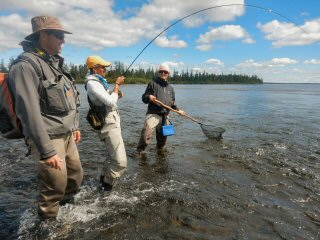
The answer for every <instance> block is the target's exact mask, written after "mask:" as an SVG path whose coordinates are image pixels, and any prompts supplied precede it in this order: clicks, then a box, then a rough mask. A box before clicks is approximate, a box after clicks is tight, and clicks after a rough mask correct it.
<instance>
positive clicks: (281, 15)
mask: <svg viewBox="0 0 320 240" xmlns="http://www.w3.org/2000/svg"><path fill="white" fill-rule="evenodd" d="M230 6H246V7H252V8H257V9H260V10H264V11H267V12H269V13H274V14H275V15H278V16H280V17H281V18H283V19H285V20H287V21H289V22H291V23H293V24H294V25H295V26H297V27H298V28H300V29H301V30H302V31H303V32H304V33H306V34H308V32H307V31H305V30H304V29H303V28H302V27H301V26H299V25H298V24H297V23H295V22H294V21H293V20H291V19H290V18H288V17H286V16H284V15H283V14H280V13H278V12H276V11H274V10H272V9H270V8H264V7H260V6H256V5H251V4H240V3H234V4H225V5H218V6H213V7H208V8H204V9H202V10H199V11H196V12H193V13H190V14H188V15H187V16H185V17H183V18H180V19H179V20H177V21H175V22H174V23H172V24H171V25H169V26H168V27H166V28H165V29H163V30H162V31H161V32H160V33H159V34H158V35H156V36H155V37H154V38H153V39H152V40H151V41H150V42H149V43H148V44H147V45H146V46H145V47H144V48H143V49H142V50H141V51H140V52H139V54H138V55H137V56H136V57H135V59H133V61H132V62H131V64H130V65H129V67H128V68H127V70H126V71H125V73H124V74H123V75H125V74H126V73H127V72H128V70H129V69H130V67H131V66H132V64H133V63H134V62H135V61H136V60H137V59H138V57H139V56H140V55H141V54H142V53H143V52H144V50H146V48H147V47H149V45H150V44H151V43H153V41H154V40H156V39H157V38H158V37H159V36H160V35H161V34H162V33H164V32H165V31H167V30H168V29H169V28H171V27H173V26H174V25H176V24H177V23H179V22H181V21H183V20H184V19H186V18H188V17H191V16H193V15H196V14H198V13H201V12H204V11H207V10H210V9H214V8H220V7H230Z"/></svg>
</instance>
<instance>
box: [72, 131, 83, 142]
mask: <svg viewBox="0 0 320 240" xmlns="http://www.w3.org/2000/svg"><path fill="white" fill-rule="evenodd" d="M73 137H74V140H75V142H76V143H79V142H80V141H81V132H80V130H76V131H74V132H73Z"/></svg>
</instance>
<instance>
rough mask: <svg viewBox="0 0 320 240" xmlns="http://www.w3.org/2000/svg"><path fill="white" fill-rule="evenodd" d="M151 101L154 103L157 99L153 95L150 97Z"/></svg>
mask: <svg viewBox="0 0 320 240" xmlns="http://www.w3.org/2000/svg"><path fill="white" fill-rule="evenodd" d="M149 99H150V102H153V103H154V102H155V100H156V99H157V98H156V97H155V96H153V95H149Z"/></svg>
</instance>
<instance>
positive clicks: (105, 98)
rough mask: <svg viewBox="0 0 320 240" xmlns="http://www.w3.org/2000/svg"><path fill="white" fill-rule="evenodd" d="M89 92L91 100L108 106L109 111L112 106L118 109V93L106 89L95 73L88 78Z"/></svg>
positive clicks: (95, 103)
mask: <svg viewBox="0 0 320 240" xmlns="http://www.w3.org/2000/svg"><path fill="white" fill-rule="evenodd" d="M86 84H87V85H86V88H87V94H88V96H89V98H90V100H91V102H92V103H93V104H94V105H96V106H103V105H104V106H106V108H107V111H110V108H112V109H116V108H117V102H118V94H117V93H115V92H111V93H110V91H109V90H108V89H105V88H104V86H103V85H102V84H101V83H100V82H99V79H98V78H97V77H96V76H94V75H89V76H88V77H87V78H86Z"/></svg>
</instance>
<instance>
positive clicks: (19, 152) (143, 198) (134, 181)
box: [0, 84, 320, 239]
mask: <svg viewBox="0 0 320 240" xmlns="http://www.w3.org/2000/svg"><path fill="white" fill-rule="evenodd" d="M174 88H175V91H176V97H177V104H178V106H180V107H181V108H182V109H183V110H185V111H187V112H188V113H189V114H190V115H191V116H193V117H195V118H197V119H199V120H200V121H201V122H203V123H208V124H213V125H216V126H219V127H223V128H225V129H226V132H225V133H224V134H223V137H224V138H223V140H221V141H219V142H217V141H214V140H209V139H207V138H206V136H205V135H204V134H203V132H202V131H201V128H200V126H199V125H198V124H197V123H194V122H192V121H190V120H188V119H184V118H182V117H179V116H177V115H174V114H171V115H172V116H171V120H172V122H173V123H174V124H175V127H176V132H177V134H176V135H175V136H171V137H169V142H168V150H169V153H168V154H167V155H165V156H159V155H157V154H156V151H155V142H153V143H152V144H151V145H150V146H149V148H148V152H147V158H146V159H138V158H136V157H134V156H133V154H132V153H133V151H134V148H135V146H136V144H137V141H138V139H139V135H140V131H141V128H142V126H143V120H144V116H145V112H146V105H144V104H143V103H142V102H141V94H142V93H143V91H144V89H145V86H144V85H128V86H124V87H123V91H124V93H125V96H124V98H123V99H121V101H120V103H119V109H120V115H121V118H122V119H121V120H122V128H123V137H124V141H125V145H126V150H127V154H128V170H127V172H126V174H125V175H124V177H123V178H121V180H120V181H119V182H118V184H117V185H116V187H115V189H114V191H113V192H112V193H110V194H105V193H101V192H99V191H98V190H97V181H98V176H99V175H100V172H99V171H100V167H101V165H102V162H103V161H104V155H105V150H104V147H103V144H102V143H101V142H100V141H99V140H98V138H97V136H96V133H95V132H93V131H92V130H91V129H90V127H89V126H88V124H87V123H86V122H85V120H84V116H85V114H86V111H87V109H88V105H87V103H86V96H85V91H84V89H83V86H79V90H80V92H81V93H82V99H83V101H82V103H83V104H82V106H81V119H82V121H81V129H82V134H83V140H82V142H81V143H80V144H79V151H80V155H81V160H82V163H83V167H84V171H85V178H84V184H83V187H82V189H81V191H80V193H79V194H77V195H76V198H75V203H74V204H67V205H65V206H63V207H61V211H60V213H59V216H58V219H57V221H56V222H39V221H38V218H37V214H36V205H35V199H36V195H37V183H36V178H35V173H34V166H35V164H34V162H33V160H32V159H31V158H29V157H27V158H26V157H24V155H25V153H26V149H25V148H24V144H23V142H22V141H10V142H8V141H6V140H4V139H2V138H0V144H1V152H0V173H1V174H0V187H1V199H0V225H1V228H0V239H319V238H320V230H319V229H320V149H319V146H320V137H319V129H320V128H319V122H320V121H319V120H320V110H319V107H318V104H319V100H320V97H319V91H320V84H264V85H174Z"/></svg>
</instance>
